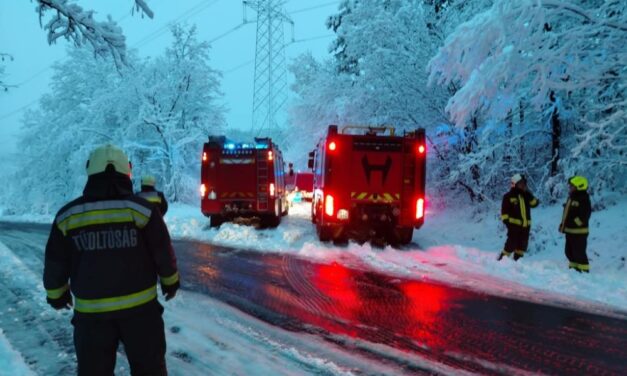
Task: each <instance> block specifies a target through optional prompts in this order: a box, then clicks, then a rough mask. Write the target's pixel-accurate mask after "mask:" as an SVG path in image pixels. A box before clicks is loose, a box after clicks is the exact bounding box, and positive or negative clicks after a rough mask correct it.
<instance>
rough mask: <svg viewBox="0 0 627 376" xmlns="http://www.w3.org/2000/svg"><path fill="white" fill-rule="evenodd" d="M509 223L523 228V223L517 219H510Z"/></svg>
mask: <svg viewBox="0 0 627 376" xmlns="http://www.w3.org/2000/svg"><path fill="white" fill-rule="evenodd" d="M509 223H512V224H515V225H518V226H522V221H521V220H520V219H516V218H510V219H509Z"/></svg>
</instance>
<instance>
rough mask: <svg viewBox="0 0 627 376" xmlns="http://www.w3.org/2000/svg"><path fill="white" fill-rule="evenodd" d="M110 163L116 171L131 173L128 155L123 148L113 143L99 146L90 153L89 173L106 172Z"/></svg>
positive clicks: (88, 161)
mask: <svg viewBox="0 0 627 376" xmlns="http://www.w3.org/2000/svg"><path fill="white" fill-rule="evenodd" d="M108 165H112V166H113V168H115V171H117V172H119V173H121V174H125V175H129V176H130V175H131V163H130V162H129V161H128V157H127V156H126V154H125V153H124V151H122V149H120V148H118V147H117V146H115V145H112V144H107V145H103V146H100V147H97V148H96V149H94V151H92V152H91V154H89V160H87V175H94V174H98V173H100V172H104V171H105V170H106V169H107V166H108Z"/></svg>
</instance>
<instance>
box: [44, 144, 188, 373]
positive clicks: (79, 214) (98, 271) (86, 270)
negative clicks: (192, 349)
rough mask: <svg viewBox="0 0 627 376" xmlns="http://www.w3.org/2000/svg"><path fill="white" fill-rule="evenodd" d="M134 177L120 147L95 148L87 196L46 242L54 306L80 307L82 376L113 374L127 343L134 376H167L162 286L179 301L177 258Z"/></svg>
mask: <svg viewBox="0 0 627 376" xmlns="http://www.w3.org/2000/svg"><path fill="white" fill-rule="evenodd" d="M130 173H131V165H130V163H129V160H128V158H127V156H126V155H125V154H124V152H123V151H122V150H121V149H119V148H117V147H115V146H113V145H105V146H101V147H98V148H96V149H95V150H94V151H93V152H92V153H91V154H90V156H89V160H88V161H87V175H88V178H87V183H86V185H85V188H84V190H83V195H82V196H81V197H79V198H77V199H75V200H74V201H71V202H70V203H68V204H67V205H65V206H64V207H63V208H61V210H59V212H58V213H57V215H56V216H55V219H54V222H53V224H52V229H51V230H50V237H49V238H48V243H47V244H46V251H45V264H44V275H43V282H44V287H45V289H46V292H47V302H48V303H49V304H50V305H51V306H52V307H53V308H55V309H69V308H71V307H72V305H73V306H74V317H73V318H72V324H73V325H74V347H75V349H76V357H77V360H78V374H79V375H90V376H91V375H112V374H113V370H114V367H115V361H116V350H117V347H118V344H119V342H120V341H122V343H124V349H125V353H126V356H127V358H128V361H129V364H130V367H131V373H132V374H133V375H138V374H142V375H144V374H150V375H166V374H167V370H166V364H165V350H166V343H165V332H164V323H163V319H162V317H161V315H162V313H163V306H162V305H161V304H159V302H158V300H157V282H158V281H159V283H160V285H161V291H162V293H163V294H164V295H165V300H170V299H172V298H173V297H174V296H175V295H176V292H177V290H178V288H179V284H180V282H179V274H178V271H177V267H176V257H175V255H174V251H173V249H172V245H171V241H170V235H169V234H168V229H167V227H166V226H165V223H164V222H163V217H162V216H161V214H160V213H159V212H158V210H157V209H156V207H155V206H154V205H152V204H150V203H149V202H148V201H146V200H144V199H142V198H140V197H137V196H135V195H133V185H132V183H131V179H130ZM72 296H73V299H72ZM72 300H74V301H72Z"/></svg>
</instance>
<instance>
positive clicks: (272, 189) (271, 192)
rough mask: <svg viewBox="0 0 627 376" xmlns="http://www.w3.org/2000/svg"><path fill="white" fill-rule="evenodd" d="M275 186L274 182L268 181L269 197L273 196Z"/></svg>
mask: <svg viewBox="0 0 627 376" xmlns="http://www.w3.org/2000/svg"><path fill="white" fill-rule="evenodd" d="M274 193H275V188H274V183H270V197H274Z"/></svg>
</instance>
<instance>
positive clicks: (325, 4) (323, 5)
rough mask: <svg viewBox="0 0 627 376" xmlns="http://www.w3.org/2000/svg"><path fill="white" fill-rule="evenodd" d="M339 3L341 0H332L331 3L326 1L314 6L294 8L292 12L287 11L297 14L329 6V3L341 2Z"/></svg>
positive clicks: (290, 13)
mask: <svg viewBox="0 0 627 376" xmlns="http://www.w3.org/2000/svg"><path fill="white" fill-rule="evenodd" d="M339 3H340V2H339V1H332V2H329V3H324V4H320V5H316V6H313V7H308V8H302V9H297V10H294V11H291V12H287V14H289V15H292V14H297V13H303V12H309V11H311V10H314V9H319V8H324V7H328V6H329V5H335V4H339Z"/></svg>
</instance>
